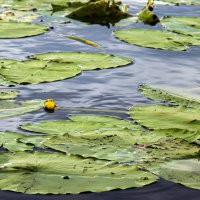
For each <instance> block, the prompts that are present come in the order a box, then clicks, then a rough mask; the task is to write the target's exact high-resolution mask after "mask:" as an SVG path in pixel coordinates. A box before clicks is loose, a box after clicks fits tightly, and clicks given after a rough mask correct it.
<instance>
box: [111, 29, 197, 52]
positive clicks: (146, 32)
mask: <svg viewBox="0 0 200 200" xmlns="http://www.w3.org/2000/svg"><path fill="white" fill-rule="evenodd" d="M114 35H115V36H116V37H117V38H119V39H121V40H124V41H126V42H128V43H130V44H135V45H138V46H143V47H148V48H157V49H165V50H174V51H175V50H179V51H183V50H186V49H188V45H200V40H197V39H195V38H193V37H190V36H186V35H181V34H176V33H171V32H164V31H160V30H150V29H142V28H132V29H127V30H117V31H114Z"/></svg>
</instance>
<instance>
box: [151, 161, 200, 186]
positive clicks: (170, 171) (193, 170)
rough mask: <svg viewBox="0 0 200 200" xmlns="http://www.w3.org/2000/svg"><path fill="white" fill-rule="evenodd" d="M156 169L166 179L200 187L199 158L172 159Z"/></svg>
mask: <svg viewBox="0 0 200 200" xmlns="http://www.w3.org/2000/svg"><path fill="white" fill-rule="evenodd" d="M154 171H155V173H156V174H157V175H159V176H161V177H162V178H164V179H166V180H170V181H173V182H175V183H180V184H182V185H185V186H187V187H190V188H194V189H200V161H199V160H198V159H185V160H172V161H170V162H166V163H164V164H161V165H160V166H159V167H158V168H156V169H155V170H154Z"/></svg>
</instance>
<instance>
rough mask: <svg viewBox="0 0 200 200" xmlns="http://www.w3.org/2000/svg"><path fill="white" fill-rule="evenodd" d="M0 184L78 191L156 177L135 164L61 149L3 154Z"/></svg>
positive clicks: (6, 187)
mask: <svg viewBox="0 0 200 200" xmlns="http://www.w3.org/2000/svg"><path fill="white" fill-rule="evenodd" d="M0 160H1V164H0V172H1V173H0V188H1V189H2V190H11V191H15V192H22V193H26V194H36V193H39V194H49V193H51V194H66V193H71V194H77V193H80V192H86V191H91V192H102V191H109V190H113V189H126V188H131V187H141V186H144V185H147V184H150V183H152V182H155V181H156V177H155V176H154V175H152V174H151V173H149V172H144V171H142V170H139V169H138V168H137V166H135V165H127V164H115V163H113V162H106V161H100V160H95V159H82V158H80V157H75V156H68V155H64V154H60V153H47V152H35V153H25V152H19V153H15V154H10V153H1V154H0Z"/></svg>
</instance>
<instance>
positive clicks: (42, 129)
mask: <svg viewBox="0 0 200 200" xmlns="http://www.w3.org/2000/svg"><path fill="white" fill-rule="evenodd" d="M69 119H70V120H55V121H41V122H38V123H28V124H24V125H21V126H20V127H21V128H22V129H24V130H28V131H33V132H38V133H46V134H59V135H63V134H65V133H81V132H85V131H96V132H99V133H100V132H103V131H106V130H123V129H129V130H137V129H140V127H139V126H137V125H136V124H134V123H131V122H129V121H126V120H121V119H118V118H114V117H106V116H98V115H96V116H95V115H80V116H79V115H78V116H70V117H69Z"/></svg>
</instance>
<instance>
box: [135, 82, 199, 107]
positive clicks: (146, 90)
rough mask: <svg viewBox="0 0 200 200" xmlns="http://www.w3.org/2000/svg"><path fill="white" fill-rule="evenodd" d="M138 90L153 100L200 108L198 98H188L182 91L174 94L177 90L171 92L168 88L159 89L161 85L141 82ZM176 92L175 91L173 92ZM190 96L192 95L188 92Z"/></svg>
mask: <svg viewBox="0 0 200 200" xmlns="http://www.w3.org/2000/svg"><path fill="white" fill-rule="evenodd" d="M171 90H173V89H171ZM139 91H140V92H141V93H142V94H143V95H145V96H146V97H148V98H150V99H153V100H162V101H164V102H169V103H170V104H172V105H175V106H178V105H180V106H186V107H189V108H191V107H192V108H196V109H200V98H199V100H198V99H197V98H196V99H191V98H188V96H186V95H184V93H181V94H182V95H181V94H180V95H178V94H176V93H177V92H178V90H174V92H171V91H170V89H168V90H167V89H166V88H165V89H161V87H158V86H153V87H152V86H149V85H146V84H142V85H140V86H139ZM175 92H176V93H175ZM189 96H190V97H191V96H192V95H191V94H189Z"/></svg>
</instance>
